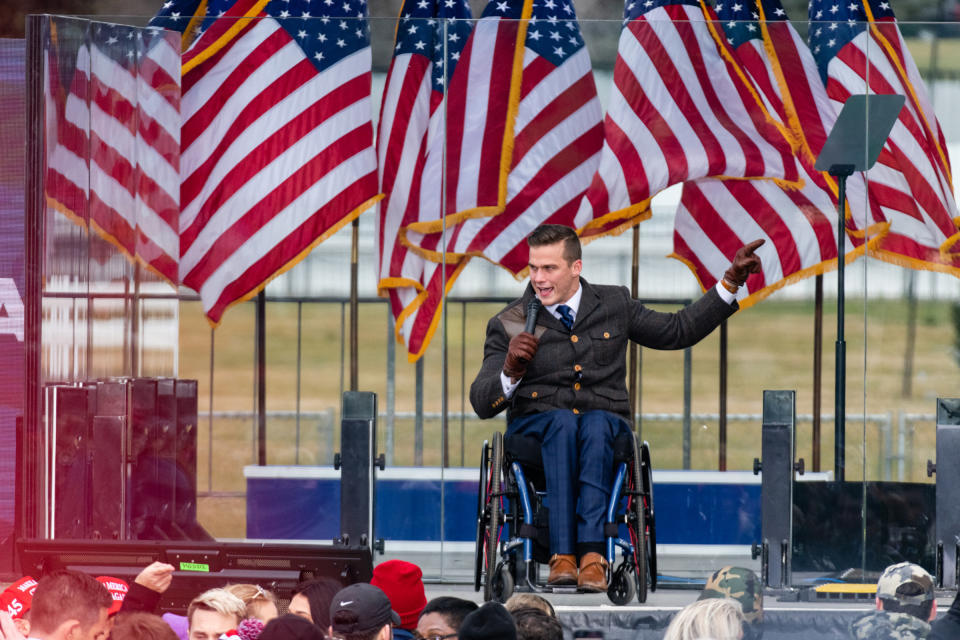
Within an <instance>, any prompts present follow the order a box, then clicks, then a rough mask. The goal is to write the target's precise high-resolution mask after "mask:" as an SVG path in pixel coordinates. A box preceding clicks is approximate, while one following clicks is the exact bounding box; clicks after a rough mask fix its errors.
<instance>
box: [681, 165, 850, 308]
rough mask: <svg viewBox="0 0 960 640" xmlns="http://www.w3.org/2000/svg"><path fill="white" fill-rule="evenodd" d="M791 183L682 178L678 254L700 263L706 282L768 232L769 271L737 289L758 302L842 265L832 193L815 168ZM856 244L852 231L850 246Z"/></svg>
mask: <svg viewBox="0 0 960 640" xmlns="http://www.w3.org/2000/svg"><path fill="white" fill-rule="evenodd" d="M805 177H806V178H807V182H806V184H805V186H804V188H803V189H801V190H798V191H790V190H785V189H781V188H780V187H778V186H777V185H776V184H773V183H770V182H767V181H763V180H717V179H712V178H706V179H703V180H697V181H694V182H686V183H684V185H683V193H682V196H681V199H680V205H679V206H678V207H677V213H676V217H675V219H674V233H673V251H674V253H673V257H676V258H679V259H680V260H682V261H683V262H684V263H686V264H687V266H689V267H690V268H691V270H693V272H694V275H695V276H696V277H697V280H698V281H699V282H700V285H701V286H702V287H703V288H704V290H706V289H708V288H710V287H712V286H714V285H716V283H717V282H718V281H719V279H720V278H722V277H723V274H724V272H725V271H726V269H727V268H728V267H729V266H730V263H731V261H732V260H733V257H734V255H735V254H736V252H737V249H739V248H740V247H742V246H743V245H744V244H747V243H748V242H751V241H753V240H756V239H758V238H763V239H765V240H766V243H764V245H763V246H761V247H760V248H759V249H757V255H759V256H760V258H761V261H762V264H763V271H762V272H761V273H757V274H753V275H751V276H750V277H749V278H747V282H746V286H744V287H743V288H741V289H740V291H739V292H738V294H737V297H738V300H740V302H741V304H752V303H754V302H756V301H758V300H761V299H763V298H765V297H766V296H768V295H770V294H771V293H773V292H774V291H776V290H777V289H780V288H781V287H783V286H786V285H787V284H790V283H792V282H795V281H797V280H799V279H802V278H805V277H809V276H812V275H816V274H818V273H822V272H823V271H824V270H825V269H826V268H828V267H829V268H831V269H832V268H835V267H836V258H837V213H836V208H835V201H834V200H833V198H832V197H831V195H830V194H829V193H828V192H827V191H825V190H823V189H822V188H820V187H819V186H817V185H816V184H815V183H814V181H813V180H812V177H813V176H811V175H810V174H806V175H805ZM853 250H854V245H853V244H852V243H851V242H850V239H849V238H847V239H846V248H845V252H846V253H849V252H851V251H853Z"/></svg>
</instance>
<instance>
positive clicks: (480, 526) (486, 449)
mask: <svg viewBox="0 0 960 640" xmlns="http://www.w3.org/2000/svg"><path fill="white" fill-rule="evenodd" d="M489 468H490V443H489V442H487V441H486V440H484V441H483V449H482V450H481V451H480V490H479V491H477V544H476V547H474V565H473V590H474V591H480V585H481V584H482V582H483V568H484V565H483V557H484V555H483V554H484V550H485V549H486V545H485V544H484V542H485V540H484V537H485V535H486V531H487V522H486V503H487V472H488V470H489Z"/></svg>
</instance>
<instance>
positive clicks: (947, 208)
mask: <svg viewBox="0 0 960 640" xmlns="http://www.w3.org/2000/svg"><path fill="white" fill-rule="evenodd" d="M809 17H810V21H811V23H810V34H809V40H810V48H811V49H812V51H813V55H814V57H815V58H816V61H817V65H818V68H819V71H820V75H821V78H822V80H823V82H824V84H825V85H826V88H827V94H828V96H829V97H830V99H831V100H832V101H834V103H835V104H836V105H837V109H838V110H839V108H840V106H842V104H843V103H844V102H845V101H846V100H847V98H848V97H850V96H851V95H855V94H863V93H876V94H900V95H904V96H906V98H907V101H906V104H905V106H904V108H903V110H902V111H901V112H900V117H899V120H898V121H897V123H896V124H895V125H894V127H893V131H892V132H891V133H890V137H889V138H888V140H887V144H886V145H885V147H884V149H883V151H882V152H881V154H880V157H879V159H878V161H877V164H876V165H874V167H873V168H872V169H871V170H870V171H868V172H867V179H868V184H869V190H870V198H871V204H872V206H873V208H874V214H873V215H874V217H876V218H879V219H883V220H885V221H886V222H887V223H888V225H889V230H888V231H887V233H886V235H885V236H884V237H883V238H882V239H881V240H880V242H879V244H878V248H877V250H876V251H871V255H875V256H877V257H879V258H881V259H884V260H888V261H890V262H894V263H897V264H901V265H904V266H911V267H916V268H923V269H933V270H939V271H947V272H950V273H954V274H955V275H960V270H958V267H960V262H958V257H957V254H956V250H955V249H954V248H953V245H954V243H955V242H956V241H957V240H958V239H960V235H958V229H957V225H956V222H955V219H956V218H957V215H958V212H957V205H956V202H955V200H954V197H953V191H952V186H951V175H950V162H949V159H948V158H947V150H946V145H945V144H944V138H943V133H942V132H941V130H940V125H939V123H938V122H937V120H936V117H935V115H934V111H933V107H932V102H931V100H930V97H929V95H928V94H927V91H926V87H925V86H924V84H923V81H922V79H921V77H920V73H919V72H918V71H917V68H916V65H915V64H914V62H913V59H912V57H911V56H910V53H909V51H908V50H907V47H906V45H905V44H904V42H903V39H902V38H901V36H900V31H899V28H898V27H897V24H896V20H895V18H894V15H893V10H892V9H891V8H890V4H889V3H888V2H886V1H877V0H869V1H868V2H862V1H854V0H846V1H845V2H841V1H840V0H836V1H835V0H813V1H812V2H811V3H810V14H809ZM867 78H869V86H868V85H867Z"/></svg>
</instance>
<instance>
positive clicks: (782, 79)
mask: <svg viewBox="0 0 960 640" xmlns="http://www.w3.org/2000/svg"><path fill="white" fill-rule="evenodd" d="M716 11H717V16H718V17H719V18H720V20H721V25H722V28H723V31H724V34H725V36H726V39H727V42H728V43H729V44H730V46H731V47H733V49H734V52H735V53H736V56H737V59H738V60H739V61H740V63H741V65H742V67H743V69H744V71H745V72H746V73H747V74H748V75H749V76H750V78H751V80H753V81H754V83H755V84H756V86H757V87H758V89H759V90H760V92H761V95H762V96H763V98H764V101H765V103H766V105H767V108H768V109H770V110H771V111H773V112H775V113H776V114H777V116H778V117H779V118H780V120H781V121H782V122H784V123H786V124H787V126H788V127H789V129H790V133H791V135H792V136H793V137H794V140H795V145H796V147H797V157H796V162H797V165H798V171H800V173H801V175H802V176H803V178H804V186H803V188H802V189H799V190H796V189H781V188H780V187H779V186H778V185H776V184H774V183H772V182H769V181H764V180H718V179H712V178H705V179H701V180H697V181H695V182H687V183H685V184H684V187H683V193H682V195H681V200H680V207H679V208H678V210H677V215H676V218H675V221H674V254H673V255H674V257H676V258H678V259H680V260H682V261H683V262H684V263H686V264H687V265H688V266H689V267H690V268H691V269H692V270H693V272H694V274H695V276H696V277H697V279H698V281H699V282H700V283H701V285H702V286H703V287H704V288H705V289H706V288H709V287H712V286H714V285H715V284H716V282H717V281H718V280H719V279H720V278H721V277H723V273H724V271H725V270H726V268H727V267H728V266H729V264H730V261H731V260H732V259H733V256H734V254H735V253H736V251H737V249H738V248H740V247H741V246H743V245H744V244H746V243H747V242H750V241H751V240H754V239H756V238H764V239H766V240H767V242H766V243H765V244H764V245H763V246H762V247H760V249H758V250H757V252H758V254H759V255H760V256H761V258H762V260H763V271H762V273H758V274H753V275H751V276H750V277H749V278H748V279H747V282H746V287H744V288H743V289H741V290H740V293H739V294H738V298H739V301H740V305H741V307H746V306H749V305H750V304H753V303H755V302H756V301H758V300H761V299H763V298H764V297H766V296H768V295H769V294H770V293H772V292H773V291H775V290H777V289H779V288H781V287H783V286H785V285H787V284H790V283H792V282H795V281H797V280H800V279H802V278H805V277H809V276H811V275H816V274H821V273H823V272H824V271H826V270H827V269H832V268H835V267H836V258H837V227H836V225H837V211H836V205H837V199H836V193H837V190H836V184H835V182H833V181H832V180H830V179H829V176H825V175H824V174H821V173H820V172H817V171H816V170H814V168H813V164H814V162H815V160H816V157H817V155H818V154H819V152H820V149H821V148H822V147H823V144H824V142H825V141H826V135H827V133H826V132H827V131H829V130H830V129H831V128H832V126H833V122H834V120H835V119H836V111H835V107H834V105H833V104H832V103H831V102H830V100H829V99H828V98H827V94H826V91H825V89H824V88H823V85H822V84H821V82H820V77H819V73H818V72H817V68H816V63H815V61H814V59H813V55H812V54H811V53H810V51H809V49H807V46H806V44H805V43H804V42H803V40H802V39H801V38H800V35H799V34H798V33H797V32H796V30H795V29H794V28H793V26H792V25H791V24H790V23H789V22H788V20H787V14H786V12H785V11H784V9H783V7H782V6H781V5H780V2H779V0H762V1H761V2H756V1H755V0H721V1H720V2H718V3H717V6H716ZM865 193H866V192H865V185H864V183H863V180H862V176H859V175H857V176H852V177H851V178H850V179H849V180H848V194H850V195H851V196H852V198H851V199H852V203H853V206H852V207H851V209H853V210H857V211H862V210H863V209H864V206H863V202H864V200H865V198H864V195H865ZM855 194H860V195H859V196H858V195H855ZM846 235H847V234H845V236H846ZM853 237H854V238H856V237H857V236H856V235H853ZM845 243H846V247H845V254H847V260H850V259H851V258H852V257H854V256H855V255H857V254H858V253H862V251H863V248H864V247H863V242H862V241H859V242H858V243H857V244H859V245H860V248H859V249H855V248H854V246H853V243H851V242H850V238H849V237H848V238H847V239H846V240H845Z"/></svg>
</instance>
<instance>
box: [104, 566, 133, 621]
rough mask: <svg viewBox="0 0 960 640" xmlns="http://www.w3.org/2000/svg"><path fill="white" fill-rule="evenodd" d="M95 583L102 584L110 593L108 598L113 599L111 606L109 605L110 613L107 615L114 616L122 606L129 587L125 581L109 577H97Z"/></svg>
mask: <svg viewBox="0 0 960 640" xmlns="http://www.w3.org/2000/svg"><path fill="white" fill-rule="evenodd" d="M97 582H99V583H100V584H102V585H103V586H104V587H105V588H106V589H107V591H109V592H110V597H111V598H113V604H112V605H110V611H109V612H108V613H107V615H110V616H114V615H116V614H117V612H118V611H120V607H122V606H123V599H124V598H126V597H127V592H128V591H130V585H128V584H127V581H126V580H121V579H120V578H114V577H111V576H97Z"/></svg>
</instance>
